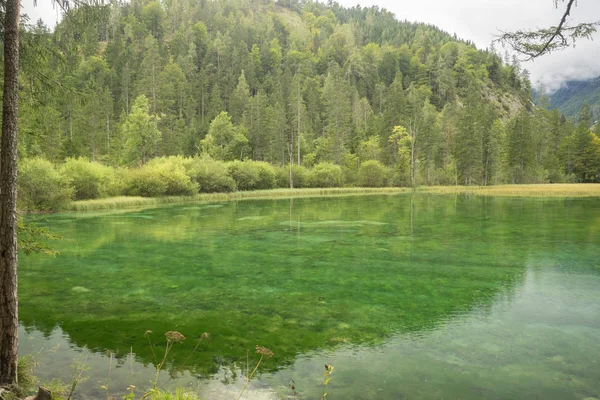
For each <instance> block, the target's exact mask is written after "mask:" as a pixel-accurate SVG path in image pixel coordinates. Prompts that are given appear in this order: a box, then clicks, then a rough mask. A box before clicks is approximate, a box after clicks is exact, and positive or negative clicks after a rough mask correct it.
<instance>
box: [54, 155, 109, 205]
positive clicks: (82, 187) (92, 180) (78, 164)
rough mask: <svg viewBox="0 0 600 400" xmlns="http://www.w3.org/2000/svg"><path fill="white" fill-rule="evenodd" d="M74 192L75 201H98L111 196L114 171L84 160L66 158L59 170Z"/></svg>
mask: <svg viewBox="0 0 600 400" xmlns="http://www.w3.org/2000/svg"><path fill="white" fill-rule="evenodd" d="M60 173H61V174H62V175H63V176H64V177H65V178H66V179H67V181H68V182H69V183H70V185H71V186H72V187H73V190H74V198H75V199H76V200H86V199H98V198H101V197H106V196H108V195H109V194H111V189H112V185H113V183H114V179H115V171H114V170H113V169H112V168H111V167H107V166H105V165H102V164H98V163H95V162H90V161H89V160H88V159H86V158H77V159H76V158H68V159H67V160H66V161H65V163H64V164H63V165H62V167H61V168H60Z"/></svg>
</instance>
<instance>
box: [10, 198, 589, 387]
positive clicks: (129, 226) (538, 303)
mask: <svg viewBox="0 0 600 400" xmlns="http://www.w3.org/2000/svg"><path fill="white" fill-rule="evenodd" d="M201 207H202V206H199V207H198V208H195V207H185V209H184V208H182V207H167V208H159V209H153V210H146V211H143V212H135V213H125V214H120V215H104V216H95V217H92V218H72V219H71V222H70V223H68V224H66V223H61V224H53V221H52V218H53V217H50V218H48V221H47V224H48V226H50V227H52V228H53V229H56V230H59V233H61V234H62V235H63V236H65V237H66V238H74V239H75V240H76V241H77V242H76V245H73V244H72V243H71V244H70V243H69V242H66V243H63V244H61V246H64V247H63V248H61V251H62V254H61V256H60V257H58V258H57V259H55V260H48V259H46V258H41V257H35V258H32V259H26V263H25V265H24V266H22V278H21V285H22V289H21V293H22V296H23V297H22V300H21V307H22V309H21V310H22V311H21V316H22V321H23V324H24V326H27V327H28V329H33V328H37V329H39V332H36V333H35V335H37V334H39V333H41V332H43V333H44V334H45V335H47V336H49V339H48V340H47V341H48V343H46V342H45V343H46V344H45V348H53V347H54V345H52V340H57V339H56V338H57V337H59V338H60V340H63V341H64V343H62V344H61V346H60V348H59V351H66V352H67V353H65V355H64V357H61V358H58V361H57V367H56V368H52V371H55V372H58V371H60V370H64V369H65V365H68V363H67V362H66V359H68V358H69V357H71V354H70V353H69V351H82V352H83V353H85V354H86V355H87V356H88V359H89V360H92V359H93V360H95V361H93V363H94V366H95V367H97V368H93V369H99V370H100V371H106V369H107V360H106V356H104V355H101V354H103V353H102V352H103V351H105V350H107V349H110V350H111V351H113V352H115V353H116V354H117V356H118V358H119V362H120V363H121V364H122V365H127V363H128V362H129V361H131V360H130V359H129V356H128V354H129V352H130V347H131V346H133V347H134V354H135V360H136V363H135V371H138V370H139V371H140V372H139V374H140V377H143V379H142V380H141V381H142V382H147V381H148V378H147V377H146V375H151V374H152V366H151V363H152V352H151V351H150V350H149V349H148V345H147V343H146V342H145V339H144V338H143V332H144V331H145V330H146V329H151V330H153V331H154V332H157V339H158V338H159V337H160V333H162V332H165V331H167V330H172V329H177V330H179V331H181V332H183V333H184V334H186V335H188V336H190V338H191V339H192V340H191V341H190V343H189V345H187V346H183V348H182V349H181V351H180V352H179V353H177V352H176V353H175V354H174V355H175V359H177V358H178V357H179V359H181V358H182V357H183V355H184V354H185V355H187V353H188V352H189V350H190V347H193V344H194V343H193V336H194V335H198V334H200V333H201V332H204V331H210V332H211V333H212V335H213V339H212V341H211V342H210V343H207V344H203V345H202V346H201V348H200V351H199V353H198V354H197V355H196V356H194V358H193V360H192V363H191V365H190V367H189V368H187V369H186V372H185V375H184V377H183V378H181V380H179V381H178V382H179V383H180V384H185V383H191V384H192V385H196V388H197V390H200V391H204V393H207V396H208V398H211V399H212V398H230V397H231V396H230V395H229V394H227V393H234V392H235V391H236V390H237V389H238V388H237V387H236V386H235V385H239V382H240V380H237V381H236V380H235V379H230V378H232V376H231V374H232V371H233V373H234V374H233V376H235V372H236V371H237V369H238V368H239V369H241V371H244V370H245V368H246V366H245V359H246V350H247V349H252V348H253V347H254V345H256V344H261V345H265V346H268V347H270V348H272V349H273V350H274V351H275V353H276V358H275V359H274V360H273V362H272V363H271V364H266V367H267V368H266V369H265V370H263V375H262V376H261V379H260V380H257V381H256V382H255V386H254V389H255V390H254V391H253V393H254V394H253V396H275V397H285V396H286V395H289V394H290V393H289V388H288V383H289V382H290V380H291V379H294V381H295V382H296V386H297V388H298V390H299V391H300V392H301V394H302V395H303V396H304V397H302V398H315V397H319V391H320V382H321V378H322V368H323V367H322V365H323V364H324V363H325V362H329V363H332V364H334V365H335V366H336V372H335V375H334V377H333V381H332V384H331V385H332V386H331V387H330V389H329V390H330V391H331V392H332V393H337V394H338V395H339V398H378V399H381V398H383V399H387V398H390V399H392V398H403V397H409V398H436V397H440V398H441V397H450V398H453V397H460V398H482V397H485V398H528V397H530V398H535V397H536V396H538V397H539V398H557V399H558V398H560V399H563V398H580V397H577V396H579V394H581V393H587V394H588V395H589V396H587V397H596V396H597V394H598V391H599V388H598V379H597V377H598V375H597V373H598V372H597V367H596V368H595V364H594V363H595V361H594V358H593V357H592V356H590V354H594V351H595V354H596V355H597V354H598V349H599V345H598V343H600V341H598V339H599V338H600V337H599V335H598V333H597V332H598V331H599V328H600V326H599V323H598V320H597V319H595V318H594V317H595V316H597V315H600V309H599V304H600V299H599V295H598V293H596V292H597V290H596V291H594V290H592V288H593V287H595V288H597V287H599V286H598V283H600V282H598V276H599V271H598V265H597V264H596V262H595V259H596V255H597V253H596V250H595V248H596V246H597V244H598V243H597V235H596V233H597V232H596V230H597V224H596V223H595V222H594V221H598V215H599V213H598V201H595V200H585V201H584V200H582V201H557V200H551V201H536V200H522V199H521V200H515V199H498V200H495V199H487V198H464V197H454V198H448V197H441V196H416V197H411V196H393V197H391V196H390V197H365V198H345V199H320V200H309V199H302V200H298V199H297V200H293V201H289V200H286V201H281V200H279V201H252V202H240V203H231V204H223V205H222V207H220V208H201ZM142 217H143V218H142ZM54 218H56V219H61V220H63V221H64V220H65V218H68V216H56V217H54ZM57 273H58V274H59V275H58V276H61V279H60V280H56V279H54V280H53V279H52V277H55V276H57V275H56V274H57ZM57 326H59V327H60V328H61V329H62V331H61V330H57V328H56V327H57ZM62 332H64V334H65V335H67V336H68V339H67V338H66V337H62V336H61V335H62ZM35 335H34V336H35ZM26 336H27V335H26ZM158 341H159V342H160V340H158ZM25 343H27V341H26V342H25ZM30 343H38V342H35V341H33V342H30ZM38 345H39V343H38ZM71 346H73V349H71ZM160 346H162V343H160ZM40 348H41V346H40ZM61 349H70V350H61ZM77 349H79V350H77ZM80 349H90V350H89V351H88V350H80ZM24 351H25V352H28V351H34V349H32V348H29V350H27V349H25V350H24ZM57 354H58V353H57ZM52 360H53V357H48V362H54V361H52ZM102 364H104V366H102ZM58 365H62V367H58ZM124 370H125V369H122V371H124ZM172 370H173V369H172ZM269 370H270V371H271V372H268V371H269ZM241 371H238V372H241ZM590 371H592V372H590ZM136 373H137V372H136ZM594 374H595V375H594ZM61 376H63V377H64V376H68V373H67V374H64V373H63V374H61ZM112 376H113V377H116V376H119V377H120V378H119V379H122V382H119V383H118V384H115V387H117V386H119V387H122V388H126V387H127V386H128V385H129V384H130V383H129V382H128V378H127V376H128V374H126V373H119V374H113V375H112ZM210 376H212V377H214V379H212V380H198V379H196V378H197V377H204V378H206V377H210ZM103 378H105V376H104V375H103V373H99V374H98V375H97V376H96V377H95V378H94V379H95V380H94V379H90V383H89V384H88V386H86V387H85V388H84V389H85V390H92V391H93V389H94V388H96V389H97V388H98V387H99V386H100V385H99V384H98V382H100V381H101V380H102V379H103ZM595 378H596V379H595ZM115 379H116V378H115ZM242 381H243V379H242ZM207 382H208V383H207ZM211 382H212V383H211ZM94 385H95V386H94ZM202 385H205V386H202ZM207 385H208V386H207ZM264 385H266V387H263V386H264ZM519 394H522V396H521V395H519ZM228 396H229V397H228Z"/></svg>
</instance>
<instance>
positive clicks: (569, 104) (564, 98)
mask: <svg viewBox="0 0 600 400" xmlns="http://www.w3.org/2000/svg"><path fill="white" fill-rule="evenodd" d="M585 104H587V105H589V106H590V110H591V112H592V117H593V119H594V120H597V119H598V118H600V77H597V78H595V79H588V80H583V81H567V82H565V84H564V86H562V87H561V88H560V89H558V90H557V91H556V92H554V93H552V94H551V95H550V107H553V108H554V107H556V108H558V109H559V110H560V112H561V113H563V114H564V115H565V116H566V117H572V118H576V117H577V115H578V114H579V112H580V111H581V109H582V108H583V106H584V105H585Z"/></svg>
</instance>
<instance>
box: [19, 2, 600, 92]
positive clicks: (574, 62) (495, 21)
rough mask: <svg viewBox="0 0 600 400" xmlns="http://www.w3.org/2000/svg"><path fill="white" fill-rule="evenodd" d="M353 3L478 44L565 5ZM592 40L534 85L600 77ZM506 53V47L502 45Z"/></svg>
mask: <svg viewBox="0 0 600 400" xmlns="http://www.w3.org/2000/svg"><path fill="white" fill-rule="evenodd" d="M337 1H338V2H339V3H340V4H342V5H345V6H348V7H351V6H355V5H357V4H360V5H361V6H366V7H368V6H372V5H377V6H379V7H381V8H386V9H388V10H389V11H391V12H393V13H394V14H395V15H396V18H398V19H400V20H405V19H406V20H409V21H419V22H426V23H429V24H433V25H437V26H438V27H440V28H441V29H443V30H445V31H448V32H450V33H456V34H457V35H458V36H459V37H460V38H462V39H468V40H471V41H472V42H474V43H475V44H476V45H477V47H479V48H486V47H488V46H489V44H490V42H491V40H492V37H493V35H495V34H497V33H498V32H499V31H500V30H514V29H518V28H521V29H523V28H530V29H535V28H537V27H547V26H551V25H556V24H558V22H559V21H560V18H561V16H562V13H563V11H564V6H565V4H564V3H562V1H559V8H558V9H556V8H555V7H554V4H553V3H554V2H553V0H416V1H415V0H337ZM23 7H24V12H26V13H28V14H29V15H30V16H31V19H32V21H36V20H37V19H38V18H43V19H44V21H46V23H47V24H48V25H49V26H51V27H53V26H54V24H55V21H56V19H57V15H58V13H57V10H56V8H54V7H53V6H52V1H51V0H37V7H33V0H23ZM571 20H572V21H573V22H578V21H580V22H583V21H588V22H589V21H598V20H600V1H599V0H578V1H577V7H576V8H574V10H573V12H572V15H571ZM594 37H595V40H594V41H587V40H586V41H584V40H582V41H579V42H578V43H577V47H576V48H571V49H567V50H564V51H562V52H558V53H554V54H550V55H547V56H544V57H541V58H539V59H538V60H536V61H533V62H528V63H526V64H524V67H525V68H527V69H529V71H530V72H531V78H532V82H533V83H534V84H536V83H537V84H539V83H543V84H545V85H546V87H548V88H549V89H555V88H557V87H558V86H560V84H561V83H562V82H563V81H565V80H566V79H587V78H593V77H596V76H600V33H596V35H595V36H594ZM500 50H501V51H503V50H502V49H500Z"/></svg>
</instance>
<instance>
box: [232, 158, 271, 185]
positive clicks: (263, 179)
mask: <svg viewBox="0 0 600 400" xmlns="http://www.w3.org/2000/svg"><path fill="white" fill-rule="evenodd" d="M227 169H228V171H229V175H231V177H232V178H233V180H234V181H235V184H236V187H237V189H238V190H258V189H272V188H274V187H275V184H276V180H275V169H274V168H273V166H272V165H270V164H269V163H266V162H263V161H250V160H247V161H233V162H230V163H228V164H227Z"/></svg>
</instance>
